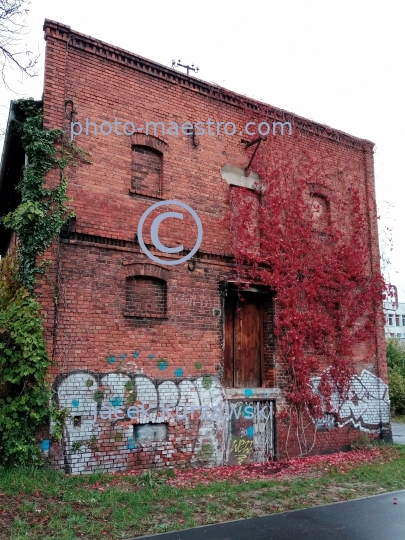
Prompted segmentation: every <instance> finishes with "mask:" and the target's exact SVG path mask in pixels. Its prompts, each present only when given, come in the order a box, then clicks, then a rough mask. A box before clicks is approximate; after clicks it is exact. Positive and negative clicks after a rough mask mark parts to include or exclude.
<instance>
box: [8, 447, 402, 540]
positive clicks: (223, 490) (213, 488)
mask: <svg viewBox="0 0 405 540" xmlns="http://www.w3.org/2000/svg"><path fill="white" fill-rule="evenodd" d="M394 448H395V456H394V459H393V460H392V461H390V462H386V463H376V464H371V465H370V464H367V465H359V466H356V467H354V468H352V469H350V470H348V471H347V472H346V473H342V472H339V471H338V470H337V468H335V467H333V466H330V467H327V468H326V470H325V468H321V469H320V471H319V474H318V473H317V475H315V476H313V477H309V478H308V477H305V478H303V477H296V478H292V479H289V480H286V479H284V480H275V479H273V480H272V479H269V480H267V479H266V480H249V481H246V482H243V483H232V482H230V481H227V480H224V481H215V482H213V483H211V484H209V485H197V486H196V487H195V488H193V489H191V488H183V487H182V488H177V487H171V486H169V485H167V484H166V479H168V478H170V476H171V475H170V473H169V475H167V474H164V473H159V472H154V473H144V476H143V477H142V479H141V478H140V477H138V478H134V477H133V476H132V477H131V476H119V475H109V474H101V473H97V474H92V475H86V476H65V475H64V474H62V473H59V472H55V471H49V470H41V471H35V470H32V471H27V470H5V469H1V468H0V539H1V540H3V539H4V540H6V539H7V540H20V539H23V538H24V539H30V540H34V539H35V540H39V539H41V540H44V539H45V540H51V539H55V540H56V539H58V540H61V539H66V540H76V539H79V538H85V539H86V540H96V539H97V540H100V538H107V539H114V540H116V539H125V538H131V537H135V536H140V535H144V534H154V533H159V532H166V531H173V530H179V529H183V528H186V527H195V526H198V525H203V524H207V523H216V522H221V521H226V520H231V519H239V518H248V517H254V516H260V515H264V514H269V513H275V512H283V511H286V510H294V509H298V508H306V507H310V506H314V505H320V504H325V503H331V502H337V501H342V500H349V499H354V498H357V497H362V496H365V495H374V494H379V493H384V492H386V491H396V490H399V489H405V447H404V446H401V445H395V446H394ZM390 452H391V457H392V452H393V450H392V449H391V450H390Z"/></svg>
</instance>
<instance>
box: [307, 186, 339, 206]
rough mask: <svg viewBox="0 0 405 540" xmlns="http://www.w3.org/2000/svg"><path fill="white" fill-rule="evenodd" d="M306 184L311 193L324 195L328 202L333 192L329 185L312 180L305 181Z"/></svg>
mask: <svg viewBox="0 0 405 540" xmlns="http://www.w3.org/2000/svg"><path fill="white" fill-rule="evenodd" d="M307 185H308V188H309V191H310V193H311V195H318V196H321V197H324V198H325V199H326V200H327V201H328V202H330V200H331V198H332V194H333V190H332V189H331V188H330V187H328V186H325V185H324V184H319V183H314V182H307Z"/></svg>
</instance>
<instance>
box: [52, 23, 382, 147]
mask: <svg viewBox="0 0 405 540" xmlns="http://www.w3.org/2000/svg"><path fill="white" fill-rule="evenodd" d="M43 30H44V32H45V40H47V39H48V38H49V37H52V38H54V39H57V40H60V41H63V42H64V43H66V46H69V49H70V50H71V49H75V50H79V51H83V52H86V53H90V54H94V55H96V56H99V57H101V58H104V59H107V60H109V61H111V62H115V63H117V64H120V65H123V66H126V67H128V68H132V69H135V70H137V71H140V72H142V73H145V74H147V75H149V76H152V77H155V78H159V79H162V80H164V81H166V82H168V83H171V84H177V85H180V86H182V87H184V88H187V89H189V90H191V91H194V92H198V93H199V94H203V95H205V96H206V97H209V98H211V99H214V100H218V101H221V102H223V103H226V104H228V105H231V106H234V107H237V108H239V109H248V110H251V111H252V113H255V112H259V111H263V112H265V113H266V114H267V115H268V117H270V118H272V119H273V120H275V121H279V122H290V123H291V124H292V125H294V126H295V128H296V129H298V130H299V131H302V132H306V133H311V134H313V135H317V136H320V137H324V138H326V139H329V140H332V141H334V142H336V143H338V144H343V145H345V146H349V147H351V148H356V149H358V150H362V151H363V152H366V153H371V154H373V153H374V143H373V142H371V141H368V140H366V139H360V138H358V137H354V136H352V135H349V134H348V133H345V132H343V131H339V130H336V129H333V128H331V127H329V126H326V125H324V124H319V123H317V122H314V121H312V120H309V119H307V118H303V117H301V116H298V115H296V114H294V113H291V112H288V111H285V110H284V109H279V108H277V107H273V106H272V105H268V104H265V103H262V102H260V101H256V100H254V99H251V98H247V97H246V96H243V95H241V94H237V93H236V92H232V91H231V90H227V89H225V88H222V87H220V86H216V85H213V84H209V83H207V82H206V81H202V80H201V79H197V78H196V77H190V76H187V75H185V74H183V73H180V72H178V71H175V70H174V69H173V68H169V67H167V66H164V65H162V64H159V63H157V62H154V61H152V60H149V59H147V58H144V57H142V56H139V55H136V54H134V53H132V52H130V51H127V50H125V49H120V48H119V47H115V46H113V45H110V44H109V43H105V42H104V41H100V40H98V39H95V38H93V37H91V36H88V35H86V34H82V33H80V32H76V31H75V30H72V29H71V27H70V26H67V25H65V24H62V23H59V22H57V21H51V20H49V19H45V22H44V26H43ZM68 42H69V45H68Z"/></svg>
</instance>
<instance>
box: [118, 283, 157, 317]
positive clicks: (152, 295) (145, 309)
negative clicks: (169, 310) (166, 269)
mask: <svg viewBox="0 0 405 540" xmlns="http://www.w3.org/2000/svg"><path fill="white" fill-rule="evenodd" d="M166 296H167V287H166V282H165V281H164V280H162V279H158V278H155V277H149V276H136V277H127V281H126V302H125V312H124V315H125V316H127V317H152V318H156V319H164V318H165V317H166Z"/></svg>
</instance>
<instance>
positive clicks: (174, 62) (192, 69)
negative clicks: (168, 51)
mask: <svg viewBox="0 0 405 540" xmlns="http://www.w3.org/2000/svg"><path fill="white" fill-rule="evenodd" d="M180 62H181V60H178V61H177V64H176V60H172V68H174V67H182V68H186V69H187V75H189V72H190V70H191V71H195V73H198V67H196V68H195V67H194V64H191V66H183V64H181V63H180Z"/></svg>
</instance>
